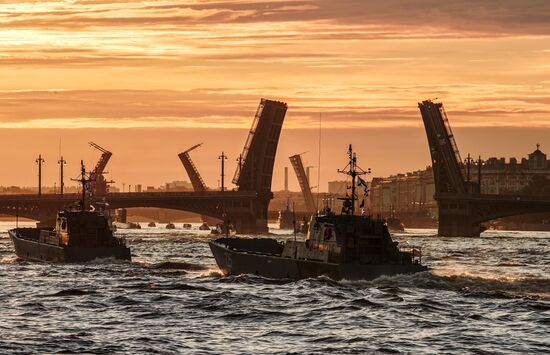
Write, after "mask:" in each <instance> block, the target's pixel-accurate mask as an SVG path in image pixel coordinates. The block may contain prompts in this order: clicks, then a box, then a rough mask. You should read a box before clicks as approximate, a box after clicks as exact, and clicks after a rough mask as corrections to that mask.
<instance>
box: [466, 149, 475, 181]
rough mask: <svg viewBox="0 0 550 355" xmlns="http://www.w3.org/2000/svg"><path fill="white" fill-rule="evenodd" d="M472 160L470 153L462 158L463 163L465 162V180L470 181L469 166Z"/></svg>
mask: <svg viewBox="0 0 550 355" xmlns="http://www.w3.org/2000/svg"><path fill="white" fill-rule="evenodd" d="M473 162H474V160H473V159H472V157H471V156H470V153H468V157H467V158H466V159H464V163H465V164H466V181H468V182H470V167H471V165H472V163H473Z"/></svg>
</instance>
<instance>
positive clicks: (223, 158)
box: [218, 152, 227, 192]
mask: <svg viewBox="0 0 550 355" xmlns="http://www.w3.org/2000/svg"><path fill="white" fill-rule="evenodd" d="M218 159H220V160H221V161H222V174H221V191H222V192H224V191H225V185H224V177H225V161H226V160H227V156H226V155H225V154H224V153H223V152H222V155H220V156H219V157H218Z"/></svg>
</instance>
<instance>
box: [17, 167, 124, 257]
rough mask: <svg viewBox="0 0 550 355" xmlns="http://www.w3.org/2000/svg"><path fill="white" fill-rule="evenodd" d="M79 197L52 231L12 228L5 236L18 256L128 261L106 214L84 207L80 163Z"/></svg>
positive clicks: (103, 211) (86, 181)
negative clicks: (77, 201) (78, 200)
mask: <svg viewBox="0 0 550 355" xmlns="http://www.w3.org/2000/svg"><path fill="white" fill-rule="evenodd" d="M80 181H81V183H82V198H81V200H80V202H79V203H78V206H75V208H72V209H66V210H63V211H59V212H58V214H57V218H56V225H55V228H54V229H45V228H15V229H12V230H10V231H9V232H8V233H9V235H10V238H11V240H12V242H13V246H14V248H15V254H17V257H18V258H20V259H23V260H29V261H48V262H61V263H70V262H86V261H91V260H94V259H99V258H114V259H121V260H131V254H130V248H128V247H127V246H126V243H125V240H124V239H122V238H117V237H115V236H113V229H112V225H111V220H110V218H109V215H108V214H107V211H105V210H101V211H97V210H90V209H88V208H87V204H86V190H87V189H86V186H87V184H88V183H89V182H90V180H87V179H86V171H85V169H84V164H82V178H81V179H80Z"/></svg>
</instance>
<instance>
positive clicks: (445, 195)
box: [418, 100, 550, 237]
mask: <svg viewBox="0 0 550 355" xmlns="http://www.w3.org/2000/svg"><path fill="white" fill-rule="evenodd" d="M418 106H419V108H420V112H421V114H422V120H423V121H424V128H425V129H426V135H427V138H428V145H429V147H430V155H431V158H432V166H433V173H434V181H435V195H434V198H435V199H436V201H437V203H438V209H439V226H438V234H439V235H441V236H446V237H467V236H479V235H480V233H481V232H482V231H483V227H482V225H481V223H482V222H486V221H489V220H492V219H496V218H502V217H508V216H513V215H519V214H527V213H539V212H548V211H550V198H548V197H537V196H523V195H508V194H506V195H496V194H482V193H480V186H479V184H478V183H475V182H472V181H468V179H467V178H465V171H464V170H465V166H464V164H463V163H462V159H461V157H460V153H459V150H458V146H457V144H456V141H455V139H454V135H453V132H452V130H451V126H450V124H449V120H448V118H447V114H446V113H445V110H444V109H443V104H442V103H434V102H432V101H431V100H426V101H423V102H422V103H419V104H418Z"/></svg>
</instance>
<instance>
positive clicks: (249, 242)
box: [209, 145, 428, 280]
mask: <svg viewBox="0 0 550 355" xmlns="http://www.w3.org/2000/svg"><path fill="white" fill-rule="evenodd" d="M348 155H349V164H348V165H347V166H346V168H345V169H344V170H339V171H338V172H340V173H344V174H346V175H348V176H350V177H351V194H350V195H347V196H346V197H345V198H341V200H343V204H342V205H343V206H342V211H341V213H340V214H336V213H334V212H332V211H331V210H330V209H329V208H325V210H324V211H323V212H322V213H319V214H316V215H314V216H312V217H311V221H310V224H309V225H310V229H309V231H308V233H307V236H306V240H305V241H298V240H296V237H295V238H294V240H289V241H286V242H281V241H278V240H276V239H272V238H229V237H225V238H219V239H216V240H213V241H211V242H210V243H209V244H210V249H211V250H212V253H213V255H214V258H215V259H216V263H217V264H218V266H219V268H220V269H221V271H222V272H223V273H224V274H225V275H239V274H255V275H259V276H263V277H267V278H276V279H302V278H309V277H317V276H323V275H324V276H328V277H330V278H332V279H335V280H339V279H348V280H358V279H361V280H368V279H375V278H377V277H379V276H384V275H387V276H391V275H397V274H411V273H416V272H422V271H427V270H428V268H427V267H426V266H424V265H422V264H421V259H422V253H421V249H420V248H417V247H412V246H406V247H399V246H398V243H397V242H396V241H394V240H393V239H392V237H391V235H390V233H389V231H388V227H387V224H386V223H385V221H384V220H383V219H380V218H373V217H371V216H368V215H356V214H355V205H356V202H357V200H358V198H357V194H356V189H357V188H358V187H363V188H364V191H365V196H366V194H367V191H368V189H367V183H366V182H365V181H364V180H363V179H362V178H361V175H364V174H366V173H367V172H366V171H364V170H362V169H361V168H359V167H358V166H357V158H356V156H355V153H353V150H352V147H351V145H350V146H349V150H348ZM362 205H363V204H362Z"/></svg>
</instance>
